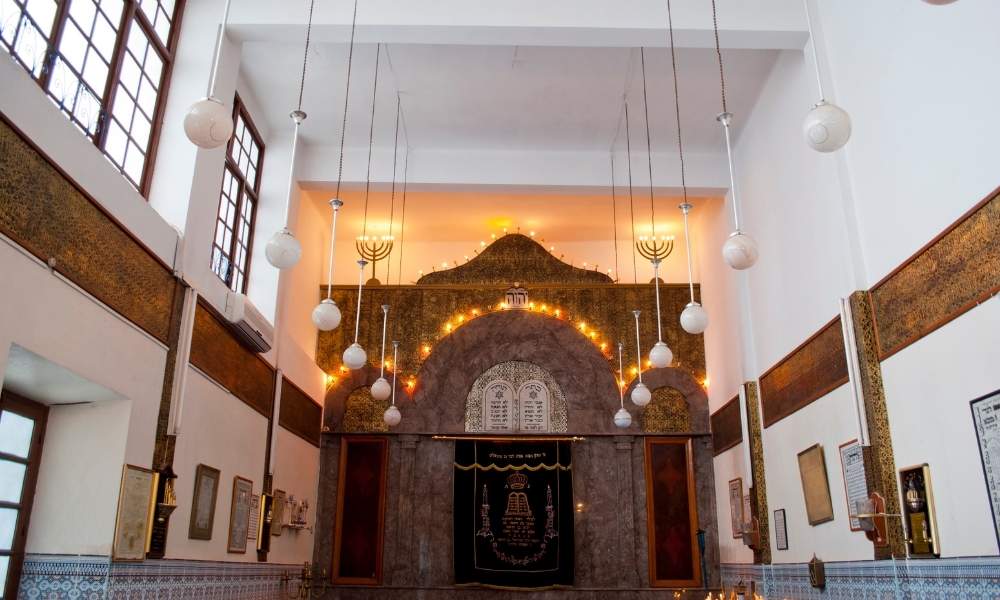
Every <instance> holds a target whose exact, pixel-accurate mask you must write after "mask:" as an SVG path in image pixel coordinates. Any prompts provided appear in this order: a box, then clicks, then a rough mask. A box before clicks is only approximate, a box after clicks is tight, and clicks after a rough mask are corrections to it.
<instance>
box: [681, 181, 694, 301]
mask: <svg viewBox="0 0 1000 600" xmlns="http://www.w3.org/2000/svg"><path fill="white" fill-rule="evenodd" d="M690 211H691V204H690V203H689V202H688V201H687V200H686V199H685V200H684V204H681V212H683V213H684V243H685V245H686V246H687V263H688V289H689V290H690V292H691V302H692V303H694V275H693V273H692V270H691V235H690V234H689V233H688V212H690Z"/></svg>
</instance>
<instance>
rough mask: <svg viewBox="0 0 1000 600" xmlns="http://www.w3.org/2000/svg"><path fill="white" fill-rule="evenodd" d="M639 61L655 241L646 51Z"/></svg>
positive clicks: (640, 54) (642, 53)
mask: <svg viewBox="0 0 1000 600" xmlns="http://www.w3.org/2000/svg"><path fill="white" fill-rule="evenodd" d="M639 60H640V64H641V65H642V109H643V111H645V115H646V166H647V167H648V168H649V227H650V234H651V235H652V236H653V240H654V241H655V240H656V207H655V206H654V205H653V150H652V144H651V143H650V138H649V100H647V99H646V49H645V48H644V47H640V48H639Z"/></svg>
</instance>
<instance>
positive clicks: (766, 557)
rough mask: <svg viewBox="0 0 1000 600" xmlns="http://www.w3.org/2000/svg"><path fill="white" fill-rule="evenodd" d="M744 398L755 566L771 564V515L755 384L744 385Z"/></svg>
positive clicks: (754, 382) (758, 396) (758, 399)
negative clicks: (756, 534) (755, 534)
mask: <svg viewBox="0 0 1000 600" xmlns="http://www.w3.org/2000/svg"><path fill="white" fill-rule="evenodd" d="M743 387H744V389H745V390H746V399H747V428H748V429H749V435H750V468H751V469H752V473H753V486H752V487H751V488H750V503H751V508H752V511H753V516H754V517H756V518H757V521H758V527H759V529H758V531H759V533H760V537H759V543H758V545H757V547H756V548H754V549H753V562H754V563H755V564H761V565H769V564H771V533H770V531H771V530H770V525H769V524H770V521H769V518H770V513H769V512H768V509H767V480H766V479H765V474H764V444H763V435H762V429H761V420H760V394H759V391H758V389H757V382H756V381H748V382H746V383H745V384H743Z"/></svg>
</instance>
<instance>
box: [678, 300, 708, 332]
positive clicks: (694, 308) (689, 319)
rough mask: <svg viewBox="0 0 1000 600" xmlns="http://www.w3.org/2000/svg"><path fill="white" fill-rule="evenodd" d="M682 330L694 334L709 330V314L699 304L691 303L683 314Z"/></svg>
mask: <svg viewBox="0 0 1000 600" xmlns="http://www.w3.org/2000/svg"><path fill="white" fill-rule="evenodd" d="M681 328H683V329H684V331H686V332H688V333H692V334H698V333H702V332H704V331H705V330H706V329H708V313H707V312H705V309H704V308H702V307H701V304H698V303H697V302H689V303H688V305H687V306H686V307H685V308H684V310H683V311H682V312H681Z"/></svg>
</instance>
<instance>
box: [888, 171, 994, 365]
mask: <svg viewBox="0 0 1000 600" xmlns="http://www.w3.org/2000/svg"><path fill="white" fill-rule="evenodd" d="M998 291H1000V189H998V190H995V191H994V192H993V193H992V194H991V195H990V196H988V197H987V198H986V199H984V200H983V201H982V202H980V203H979V204H978V205H977V206H976V207H975V208H973V210H971V211H970V212H968V213H966V215H965V216H963V217H962V218H961V219H959V220H958V221H957V222H956V223H954V224H953V225H952V226H951V227H949V228H948V229H947V230H945V231H944V233H942V234H941V235H939V236H938V237H937V238H935V239H934V240H933V241H931V243H930V244H928V245H927V246H925V247H924V248H923V249H922V250H920V251H919V252H918V253H917V254H915V255H914V256H913V257H911V258H910V259H909V260H908V261H906V262H905V263H903V264H902V265H901V266H900V267H899V268H897V269H896V270H895V271H893V272H892V273H890V274H889V276H888V277H886V278H885V279H883V280H882V281H881V282H879V283H877V284H876V285H875V287H874V288H872V290H871V301H872V309H873V311H874V315H875V324H876V331H877V335H878V350H879V358H880V359H882V360H885V359H886V358H887V357H889V356H891V355H892V354H894V353H896V352H899V351H900V350H902V349H903V348H905V347H906V346H908V345H910V344H912V343H913V342H915V341H917V340H918V339H920V338H921V337H923V336H925V335H927V334H928V333H930V332H932V331H934V330H935V329H937V328H938V327H941V326H942V325H944V324H945V323H948V322H949V321H951V320H952V319H954V318H955V317H957V316H959V315H961V314H962V313H964V312H965V311H967V310H969V309H970V308H972V307H974V306H975V305H976V304H977V303H979V302H982V301H983V300H985V299H986V298H989V297H990V296H992V295H994V294H996V293H997V292H998Z"/></svg>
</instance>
